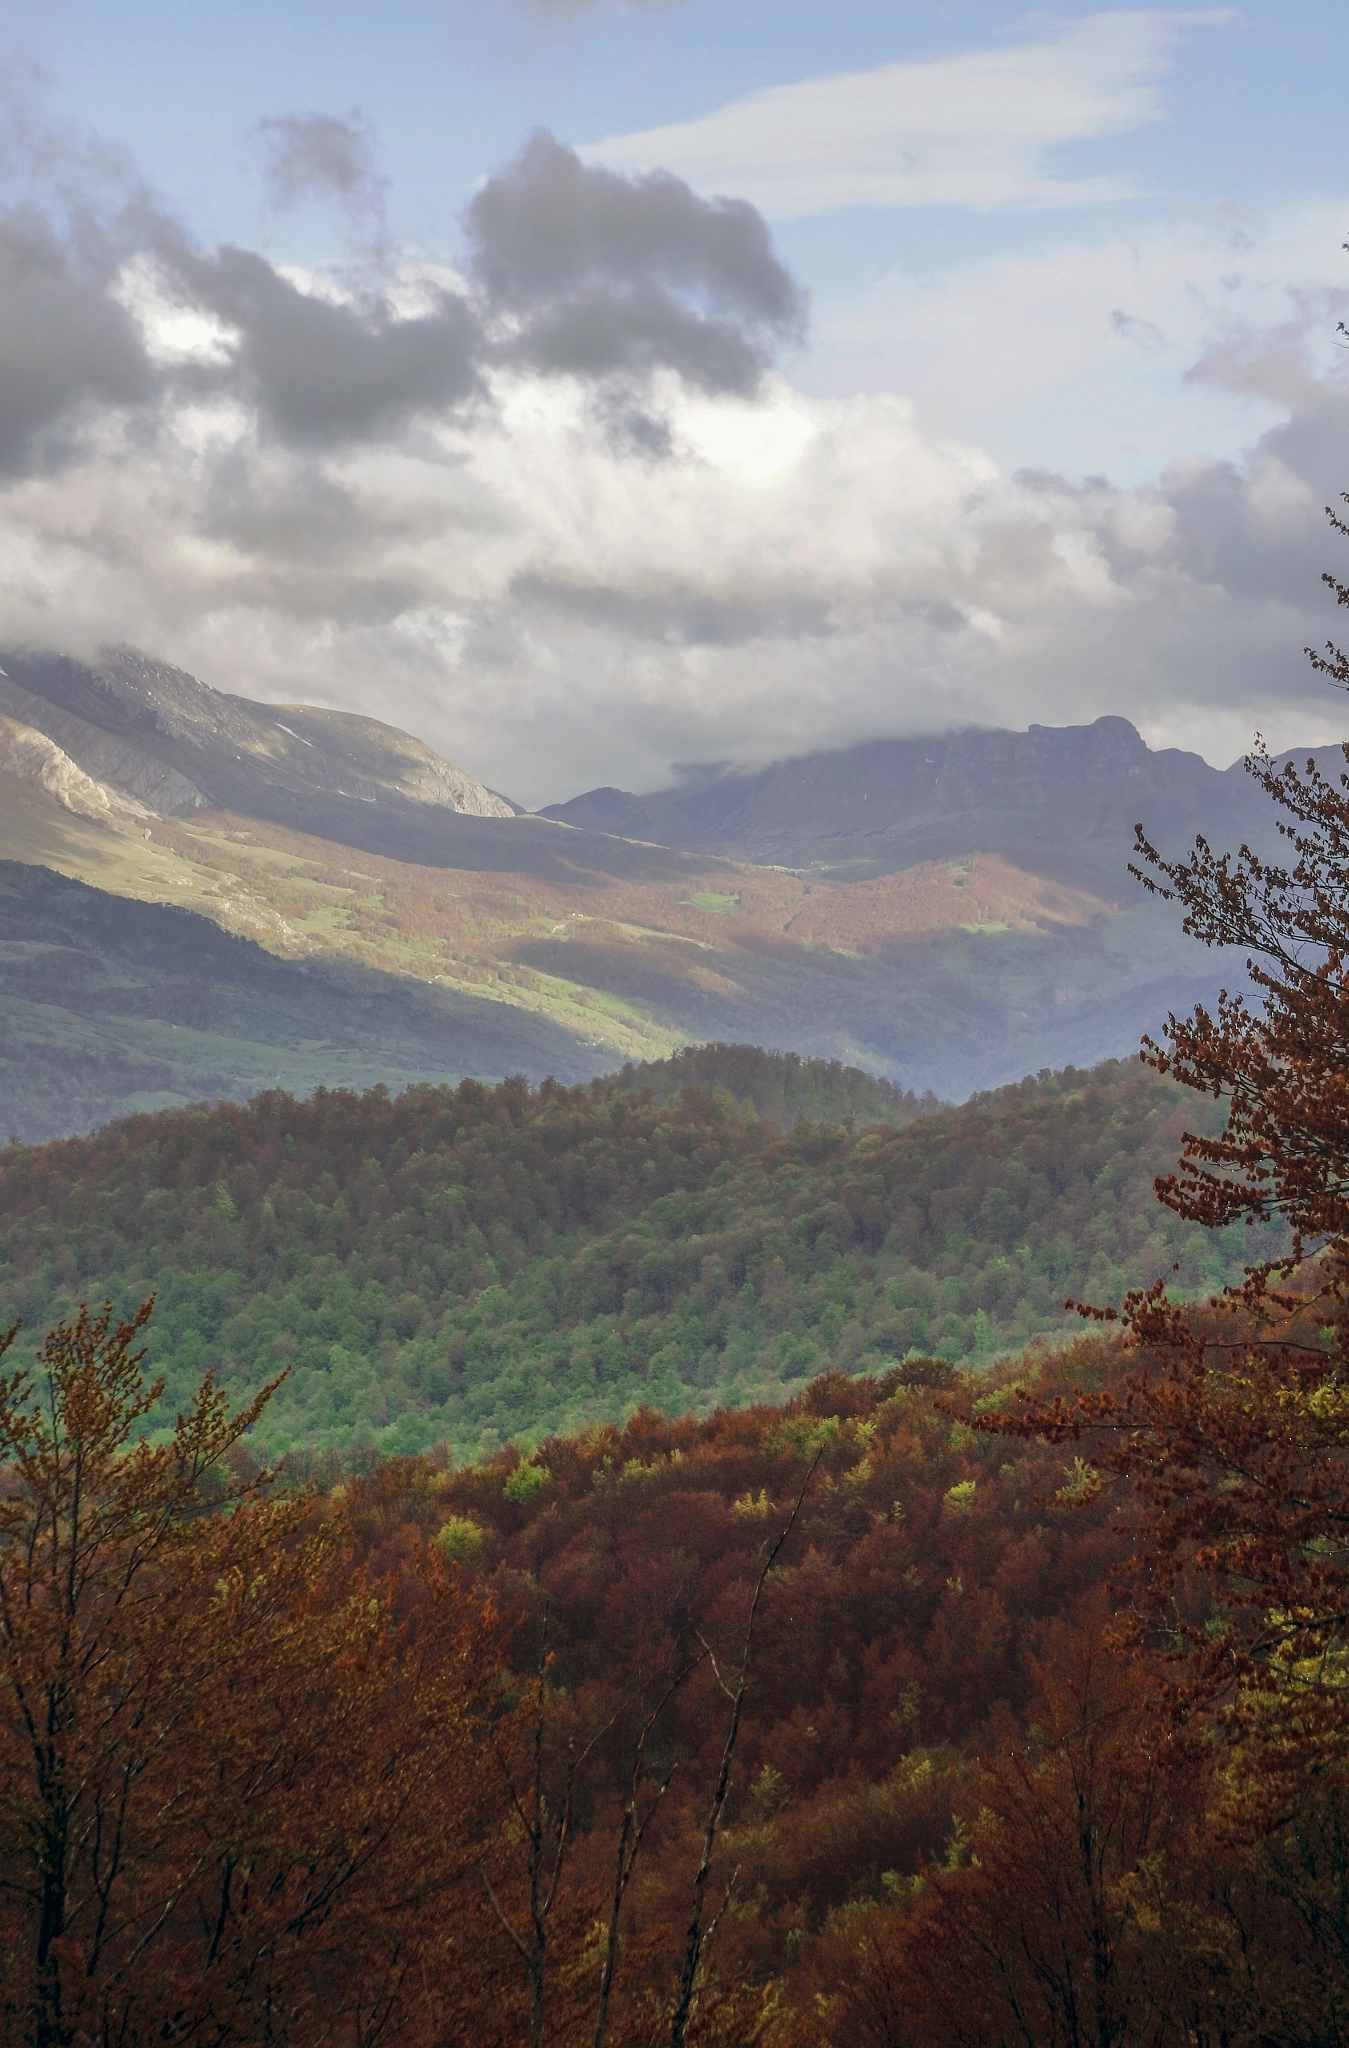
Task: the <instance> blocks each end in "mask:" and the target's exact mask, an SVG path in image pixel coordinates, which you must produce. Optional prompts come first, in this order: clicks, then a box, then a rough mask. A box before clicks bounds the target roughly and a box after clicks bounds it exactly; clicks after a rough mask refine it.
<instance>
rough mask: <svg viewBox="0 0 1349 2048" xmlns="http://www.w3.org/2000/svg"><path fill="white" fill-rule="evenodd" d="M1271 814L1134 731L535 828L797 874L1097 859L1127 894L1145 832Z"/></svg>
mask: <svg viewBox="0 0 1349 2048" xmlns="http://www.w3.org/2000/svg"><path fill="white" fill-rule="evenodd" d="M1267 808H1268V807H1267V805H1266V804H1265V802H1264V799H1263V798H1262V797H1261V796H1260V795H1259V793H1258V792H1256V791H1254V790H1253V788H1252V785H1251V783H1250V780H1249V778H1248V777H1247V776H1246V774H1245V772H1244V770H1243V767H1242V764H1241V762H1239V761H1238V762H1237V763H1236V764H1235V765H1234V766H1233V767H1231V768H1229V769H1226V770H1220V769H1216V768H1211V767H1210V766H1209V764H1208V762H1207V761H1205V760H1204V759H1203V758H1202V756H1200V755H1199V754H1188V753H1182V752H1180V751H1179V750H1178V749H1177V748H1174V747H1170V748H1166V749H1163V750H1161V751H1157V752H1154V751H1153V749H1152V748H1150V747H1149V746H1147V745H1146V743H1145V742H1144V740H1143V739H1142V738H1141V736H1140V735H1139V733H1138V731H1137V729H1136V727H1134V726H1133V725H1131V724H1130V723H1129V721H1128V719H1127V718H1098V719H1097V720H1096V721H1095V723H1094V724H1092V725H1069V726H1049V725H1033V726H1031V727H1030V729H1029V731H1027V732H984V731H977V732H958V733H950V734H947V735H946V736H945V737H943V738H939V739H909V740H870V741H868V742H866V744H865V745H862V746H856V747H848V748H844V749H841V750H839V751H837V752H819V753H813V754H805V755H798V756H795V757H794V758H792V759H791V760H786V761H776V762H774V763H773V764H772V765H771V766H770V767H767V768H763V769H760V770H758V771H757V772H756V773H753V774H720V775H712V776H710V777H708V778H706V779H703V780H699V779H698V778H697V777H690V778H689V779H688V780H687V781H686V782H684V783H683V784H681V785H680V786H678V787H676V788H673V789H665V790H658V791H656V792H655V793H654V794H653V795H650V796H632V795H629V794H628V793H627V792H626V791H625V790H621V789H608V788H606V789H592V790H590V791H588V792H587V793H586V794H585V795H584V796H578V797H573V798H572V799H571V800H570V802H568V803H561V804H550V805H548V806H547V808H546V809H545V810H543V811H542V812H541V813H540V815H541V816H542V817H545V818H554V819H556V820H557V821H558V822H559V823H560V824H565V825H574V826H577V827H578V828H580V829H582V830H584V831H589V832H611V833H614V834H616V835H619V836H621V837H623V838H627V839H646V840H653V841H656V842H658V843H659V844H660V845H662V846H677V847H683V848H685V849H687V850H689V851H693V852H698V853H716V854H720V855H722V856H724V857H726V858H728V859H732V860H748V861H755V862H772V863H780V864H782V865H784V866H789V867H811V868H828V869H838V870H843V869H854V870H856V869H858V868H864V867H865V868H870V869H872V870H873V871H875V872H881V871H884V870H886V869H894V868H901V867H908V866H910V865H912V864H913V863H914V862H916V861H923V860H935V859H942V858H945V857H947V856H948V855H952V854H965V853H970V852H975V851H982V852H1001V851H1004V850H1006V849H1009V848H1015V849H1017V850H1018V851H1024V852H1029V853H1031V854H1032V855H1033V856H1035V857H1036V858H1038V859H1039V860H1040V861H1041V862H1042V863H1043V862H1045V861H1046V860H1047V861H1048V863H1049V864H1050V865H1051V866H1057V865H1058V864H1059V856H1061V854H1062V853H1063V851H1064V850H1065V849H1068V848H1071V855H1070V860H1071V865H1072V869H1073V872H1075V873H1080V872H1081V862H1082V860H1083V858H1085V859H1086V861H1087V862H1088V864H1089V865H1090V867H1091V869H1092V871H1093V872H1094V873H1095V872H1098V871H1100V870H1101V869H1102V868H1106V869H1108V872H1109V874H1110V875H1111V876H1112V877H1113V878H1114V879H1115V880H1116V882H1118V866H1119V856H1120V853H1121V850H1122V849H1127V848H1129V847H1132V845H1133V836H1134V825H1135V823H1137V822H1138V821H1139V820H1140V819H1142V820H1144V821H1145V822H1146V824H1147V826H1148V829H1149V831H1150V832H1152V833H1154V834H1155V835H1158V836H1160V838H1161V839H1163V840H1165V841H1167V842H1174V841H1175V840H1176V839H1177V837H1179V838H1180V839H1181V840H1182V841H1183V842H1186V843H1187V842H1188V841H1189V840H1190V839H1191V838H1193V835H1194V833H1195V831H1196V830H1204V831H1206V832H1208V833H1210V834H1211V835H1213V836H1215V837H1222V836H1224V835H1225V834H1229V833H1236V834H1237V835H1238V836H1240V835H1243V834H1249V833H1250V832H1252V831H1256V832H1258V831H1260V830H1261V829H1262V827H1263V825H1264V823H1265V813H1266V811H1267Z"/></svg>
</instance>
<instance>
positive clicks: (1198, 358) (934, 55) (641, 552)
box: [0, 0, 1349, 806]
mask: <svg viewBox="0 0 1349 2048" xmlns="http://www.w3.org/2000/svg"><path fill="white" fill-rule="evenodd" d="M1347 76H1349V9H1345V8H1344V7H1343V5H1342V4H1341V5H1337V6H1332V5H1329V4H1321V0H1308V4H1298V0H1285V4H1282V5H1280V6H1278V7H1277V8H1276V7H1274V6H1271V5H1258V6H1247V7H1244V8H1200V9H1190V10H1179V11H1177V10H1171V9H1164V8H1151V9H1140V8H1120V9H1115V10H1109V11H1102V10H1100V9H1092V8H1088V7H1072V6H1067V7H1059V8H1056V9H1053V10H1042V11H1037V12H1034V13H1031V14H1022V13H1017V12H1015V11H1007V10H1004V9H1001V8H998V7H995V6H993V5H989V4H986V0H977V4H975V0H970V4H963V0H949V4H945V5H931V4H921V5H919V4H915V5H901V4H896V0H892V4H890V5H888V6H883V5H880V4H876V0H830V4H829V5H828V6H825V5H822V4H820V0H809V4H807V0H773V4H771V5H770V4H769V0H715V4H713V0H645V4H636V0H633V4H626V5H625V4H621V0H399V5H398V6H397V7H389V6H388V5H387V4H384V5H381V6H378V7H377V6H376V5H374V4H373V0H323V4H322V5H320V4H319V0H266V4H263V0H235V4H233V5H232V6H231V7H230V8H229V9H228V10H206V9H184V8H183V7H182V6H181V4H175V5H173V6H170V5H169V4H168V0H122V4H121V5H120V6H119V7H118V8H116V9H112V8H109V7H108V6H107V5H106V0H24V4H15V0H0V562H2V563H3V565H4V567H3V575H0V643H5V644H11V645H13V644H15V643H17V642H23V643H26V644H37V645H45V646H50V647H56V648H59V649H61V650H63V651H65V652H69V653H73V654H78V655H81V656H86V657H87V656H89V655H91V654H92V653H93V652H94V651H95V650H96V648H97V647H98V646H99V645H100V644H104V643H108V642H130V643H131V644H133V645H135V646H138V647H140V648H141V649H142V650H143V651H145V652H146V653H148V654H151V655H153V656H155V657H156V658H158V659H161V660H165V661H169V662H173V663H175V664H177V665H179V666H181V667H183V668H186V669H189V670H190V671H191V672H192V673H194V674H196V675H199V676H201V677H202V678H203V679H204V680H205V681H207V682H210V683H212V684H214V685H215V686H216V687H218V688H221V689H226V690H235V691H239V692H241V693H243V694H245V695H250V696H257V697H262V698H264V699H267V700H269V701H272V702H277V703H285V702H308V703H319V704H327V705H331V706H334V707H337V708H341V709H346V710H359V711H363V712H366V713H368V714H370V715H373V716H377V717H381V718H385V719H387V720H389V721H390V722H391V723H395V724H399V725H403V726H406V727H408V728H409V729H411V730H413V731H415V732H417V733H418V734H419V735H421V736H423V737H424V738H426V739H428V740H430V741H431V742H432V743H433V744H434V745H436V746H438V747H440V748H441V749H442V751H444V752H445V753H446V754H448V755H449V756H450V757H451V758H452V759H454V760H456V761H458V762H460V763H461V764H462V765H463V766H465V767H466V768H468V769H469V770H470V771H471V772H473V773H475V774H477V775H479V776H481V777H482V778H483V779H484V780H485V781H487V782H489V783H490V784H491V785H492V786H493V787H495V788H498V789H501V790H504V791H505V792H506V793H508V794H509V795H511V796H513V797H515V798H516V799H517V800H518V801H520V802H523V803H526V804H529V805H531V806H532V805H540V804H543V803H547V802H550V801H558V800H561V799H564V798H566V797H569V796H572V795H574V794H576V793H578V792H579V791H581V790H584V789H588V788H592V787H595V786H597V785H602V784H607V783H612V784H618V785H620V786H622V787H625V788H630V789H650V788H655V787H659V786H663V785H665V784H667V783H668V782H669V781H670V780H671V779H672V777H675V776H679V775H683V774H688V773H691V772H692V773H705V772H706V771H707V769H708V767H709V765H710V764H714V763H715V764H730V765H744V766H749V765H755V764H758V763H760V762H763V761H766V760H769V759H773V758H777V757H780V756H782V755H784V754H787V753H793V752H800V751H804V750H807V749H810V748H815V747H827V746H839V745H851V744H853V743H855V742H857V741H859V740H865V739H867V738H869V737H876V736H882V735H895V734H906V733H919V732H936V731H943V730H948V729H951V728H956V727H961V726H967V725H1001V726H1009V727H1013V728H1019V729H1024V727H1025V726H1026V725H1027V724H1028V723H1032V722H1040V723H1046V724H1068V723H1080V722H1083V721H1086V720H1089V719H1092V718H1095V717H1097V716H1100V715H1101V714H1103V713H1116V714H1123V715H1124V716H1126V717H1129V718H1132V719H1133V720H1134V721H1135V723H1136V724H1137V725H1138V726H1139V728H1140V730H1141V731H1142V732H1143V734H1144V736H1145V737H1146V738H1147V739H1148V740H1149V741H1150V742H1151V743H1152V744H1153V745H1159V746H1161V745H1175V746H1183V747H1188V748H1192V749H1194V750H1195V751H1197V752H1200V753H1202V754H1204V755H1205V756H1206V757H1207V758H1208V759H1209V760H1211V761H1213V762H1214V763H1216V764H1217V765H1220V766H1226V765H1227V763H1228V762H1230V761H1232V760H1233V759H1234V758H1235V757H1236V756H1238V755H1239V754H1240V753H1241V752H1242V751H1243V750H1244V749H1245V748H1246V747H1247V746H1248V745H1249V744H1250V741H1251V739H1252V736H1253V734H1254V733H1255V732H1257V731H1259V732H1261V733H1263V734H1264V735H1265V736H1266V737H1267V738H1268V739H1269V741H1270V742H1271V744H1273V745H1274V746H1275V747H1284V746H1292V745H1300V744H1302V743H1304V742H1305V743H1308V744H1312V743H1319V742H1322V741H1325V740H1327V739H1331V738H1336V737H1340V736H1342V734H1343V733H1344V731H1346V730H1349V717H1347V716H1346V714H1345V707H1344V705H1343V703H1342V701H1341V699H1339V698H1338V697H1336V696H1334V695H1333V694H1332V693H1331V692H1330V691H1329V690H1328V688H1327V686H1326V685H1325V684H1324V682H1322V681H1320V680H1319V679H1318V678H1317V677H1316V676H1315V675H1314V674H1313V673H1312V672H1311V670H1310V667H1309V665H1308V664H1307V662H1306V660H1305V657H1304V655H1303V652H1302V650H1303V648H1304V646H1305V645H1306V644H1308V643H1312V644H1315V645H1321V644H1323V643H1324V642H1325V641H1326V640H1327V638H1329V637H1330V636H1332V635H1333V634H1334V633H1335V632H1336V625H1337V609H1336V606H1335V602H1334V597H1333V594H1332V593H1331V592H1329V591H1328V590H1326V589H1325V588H1324V586H1323V584H1322V581H1321V578H1322V572H1323V571H1325V570H1327V569H1329V570H1331V571H1338V572H1340V573H1341V574H1342V575H1344V577H1345V579H1346V580H1349V541H1346V540H1344V539H1343V538H1340V537H1337V536H1336V535H1335V534H1334V533H1333V532H1332V531H1331V530H1330V529H1329V527H1328V524H1327V520H1326V507H1327V506H1328V505H1330V504H1332V503H1334V502H1336V501H1337V498H1338V494H1339V493H1340V491H1341V490H1349V350H1347V349H1346V347H1345V345H1344V344H1345V339H1346V337H1345V336H1344V335H1342V334H1341V333H1340V332H1339V331H1338V328H1339V323H1340V322H1341V321H1342V320H1344V321H1347V322H1349V255H1347V254H1346V253H1345V251H1344V248H1343V244H1344V243H1345V241H1346V240H1349V157H1347V156H1346V150H1345V145H1344V142H1343V133H1344V120H1343V99H1344V87H1343V80H1344V78H1345V77H1347ZM1338 616H1339V617H1341V618H1342V616H1343V615H1342V614H1338Z"/></svg>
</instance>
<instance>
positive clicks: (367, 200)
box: [255, 107, 386, 241]
mask: <svg viewBox="0 0 1349 2048" xmlns="http://www.w3.org/2000/svg"><path fill="white" fill-rule="evenodd" d="M255 133H256V134H257V137H258V139H259V141H260V143H261V144H262V148H263V152H264V162H263V184H264V187H265V189H266V192H267V197H268V199H269V200H270V202H271V204H272V206H273V207H274V208H275V209H276V211H277V212H278V213H287V212H289V211H290V210H291V209H292V208H294V207H296V206H300V205H302V204H304V202H306V201H307V200H313V199H320V200H333V201H335V202H336V203H337V205H338V206H339V207H340V208H341V209H342V211H343V212H344V213H345V214H346V215H347V217H348V219H349V220H350V221H351V222H352V224H353V226H354V227H357V228H363V229H365V230H366V231H367V232H369V233H371V234H372V235H373V237H374V238H375V239H376V240H377V241H382V240H383V236H384V229H385V195H386V180H385V179H384V178H382V177H381V176H380V174H379V171H378V168H377V164H376V157H375V139H374V133H373V131H372V129H371V127H370V125H369V123H368V122H367V121H366V120H365V119H364V118H363V116H362V114H361V112H360V109H359V108H358V107H353V108H352V109H351V111H350V112H349V113H348V114H347V115H345V116H344V117H339V116H338V115H336V114H276V115H272V116H270V117H269V118H268V119H267V120H265V121H259V122H258V125H257V129H256V131H255Z"/></svg>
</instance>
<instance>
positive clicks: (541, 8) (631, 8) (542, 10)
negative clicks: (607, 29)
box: [520, 0, 682, 22]
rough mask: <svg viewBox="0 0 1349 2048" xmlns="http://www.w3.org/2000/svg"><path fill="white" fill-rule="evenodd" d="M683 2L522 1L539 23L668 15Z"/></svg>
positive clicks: (671, 0) (628, 0) (659, 0)
mask: <svg viewBox="0 0 1349 2048" xmlns="http://www.w3.org/2000/svg"><path fill="white" fill-rule="evenodd" d="M681 4H682V0H520V5H522V6H523V7H524V8H525V10H526V12H527V13H529V14H530V15H532V16H533V18H534V20H535V21H537V22H555V21H574V20H576V19H577V17H578V16H579V15H582V14H599V13H601V12H602V11H604V10H610V11H612V12H613V13H615V14H666V13H669V12H670V10H671V9H673V8H675V7H678V6H680V5H681Z"/></svg>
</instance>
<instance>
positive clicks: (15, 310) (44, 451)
mask: <svg viewBox="0 0 1349 2048" xmlns="http://www.w3.org/2000/svg"><path fill="white" fill-rule="evenodd" d="M113 269H114V259H113V257H112V255H111V253H110V252H109V251H108V249H107V246H106V244H105V242H104V241H103V238H102V237H101V236H100V235H98V234H97V233H96V232H94V231H93V230H92V228H90V229H88V230H87V232H86V233H85V234H84V235H83V236H82V237H80V238H79V240H75V239H71V238H63V237H60V236H58V234H57V233H56V232H55V230H54V229H53V227H52V226H51V224H50V223H49V222H48V221H46V220H45V219H43V218H42V216H41V215H40V214H38V213H36V212H34V211H31V210H29V209H16V210H14V211H11V212H9V213H5V214H0V470H8V471H13V470H15V469H19V468H22V467H24V466H26V465H28V464H31V463H34V462H41V461H42V460H44V459H49V458H50V457H51V455H52V454H53V453H54V452H55V451H54V450H53V448H52V447H51V445H50V436H51V434H52V432H53V430H54V429H55V428H56V427H57V425H58V423H59V422H61V421H62V420H63V419H66V418H68V417H69V415H70V414H71V413H72V412H73V411H75V410H76V409H77V408H79V407H81V406H87V405H103V406H122V405H136V404H139V403H143V402H144V401H145V400H147V399H148V398H149V397H150V395H151V392H152V390H153V387H154V376H153V372H152V368H151V364H150V361H149V358H148V356H147V354H146V351H145V348H144V345H143V343H142V341H141V338H140V336H139V334H138V333H137V330H136V326H135V323H134V322H133V321H132V320H131V319H130V317H129V316H128V314H127V312H126V311H125V309H124V308H123V307H122V306H120V305H118V304H117V303H116V302H115V301H114V300H113V299H112V298H110V296H109V285H110V283H111V280H112V274H113ZM44 440H46V441H47V442H48V445H47V446H46V447H45V448H44V446H43V443H44Z"/></svg>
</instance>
